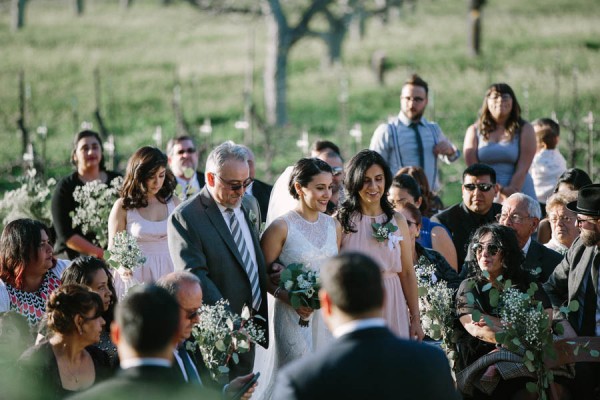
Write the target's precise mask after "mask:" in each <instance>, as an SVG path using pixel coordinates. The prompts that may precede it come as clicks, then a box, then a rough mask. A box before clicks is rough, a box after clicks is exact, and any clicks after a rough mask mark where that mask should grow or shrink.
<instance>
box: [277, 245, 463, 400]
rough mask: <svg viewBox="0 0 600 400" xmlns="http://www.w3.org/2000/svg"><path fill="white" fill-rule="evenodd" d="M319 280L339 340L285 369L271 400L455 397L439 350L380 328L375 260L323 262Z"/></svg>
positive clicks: (350, 256)
mask: <svg viewBox="0 0 600 400" xmlns="http://www.w3.org/2000/svg"><path fill="white" fill-rule="evenodd" d="M321 282H322V289H321V291H320V292H319V299H320V300H321V310H322V313H323V317H324V318H325V322H326V323H327V325H328V327H329V329H330V330H331V331H332V332H333V335H334V336H335V337H336V338H337V340H336V341H335V342H333V343H332V345H331V346H330V347H329V348H327V349H326V350H325V351H323V352H321V353H317V354H315V355H311V356H307V357H305V358H303V359H301V360H298V361H296V362H294V363H292V364H290V365H289V366H287V367H286V368H284V369H283V370H282V371H281V372H280V374H279V376H278V377H277V383H276V388H275V394H274V396H273V398H274V399H277V400H279V399H282V400H283V399H285V400H294V399H310V400H319V399H378V400H382V399H400V398H406V399H420V400H429V399H445V400H451V399H457V398H459V397H458V395H457V393H456V391H455V389H454V385H453V383H452V378H451V376H450V368H449V366H448V360H447V359H446V357H445V355H444V353H443V352H442V351H441V350H440V349H438V348H436V347H434V346H431V345H427V344H422V343H418V342H413V341H408V340H404V339H399V338H398V337H396V336H395V335H394V334H393V333H392V332H390V330H389V329H388V328H386V327H385V323H384V321H383V319H382V306H383V296H384V294H383V287H382V281H381V273H380V271H379V266H378V265H377V264H376V263H375V261H373V260H372V259H371V258H369V257H367V256H366V255H363V254H359V253H346V254H343V255H339V256H337V257H335V258H333V259H332V260H331V261H330V262H328V263H327V264H326V265H324V266H323V268H322V269H321Z"/></svg>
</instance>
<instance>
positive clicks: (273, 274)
mask: <svg viewBox="0 0 600 400" xmlns="http://www.w3.org/2000/svg"><path fill="white" fill-rule="evenodd" d="M284 269H285V267H284V266H283V265H281V264H279V263H278V262H277V261H275V262H274V263H273V264H271V268H269V279H270V280H271V282H272V283H273V285H275V286H279V281H280V280H281V271H283V270H284Z"/></svg>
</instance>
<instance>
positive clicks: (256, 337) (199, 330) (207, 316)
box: [191, 299, 265, 382]
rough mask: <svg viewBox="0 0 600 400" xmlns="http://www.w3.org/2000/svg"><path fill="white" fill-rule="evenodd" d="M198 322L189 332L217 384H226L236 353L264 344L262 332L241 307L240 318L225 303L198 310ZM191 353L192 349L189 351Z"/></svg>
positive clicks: (235, 361) (245, 308)
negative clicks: (230, 364) (254, 344)
mask: <svg viewBox="0 0 600 400" xmlns="http://www.w3.org/2000/svg"><path fill="white" fill-rule="evenodd" d="M200 315H201V318H200V322H199V323H198V324H196V325H195V326H194V328H193V329H192V336H193V337H194V343H193V345H192V346H198V348H199V349H200V352H201V353H202V359H203V360H204V364H205V365H206V367H207V368H208V370H209V371H210V374H211V377H212V378H213V379H214V380H215V381H217V382H221V381H224V382H228V381H229V380H228V374H229V367H227V365H228V364H229V362H230V361H231V360H233V362H234V363H236V364H237V363H238V362H239V354H241V353H246V352H248V351H250V346H251V345H252V343H263V342H264V340H265V330H264V329H263V328H261V327H259V326H258V325H257V324H256V323H255V322H254V318H261V317H260V316H258V315H257V316H254V317H253V316H252V315H251V314H250V309H249V308H248V307H247V306H244V309H243V310H242V315H241V316H240V315H237V314H235V313H233V312H232V311H230V309H229V301H228V300H223V299H221V300H219V301H217V303H216V304H215V305H206V304H205V305H203V306H202V307H200ZM191 350H193V349H191Z"/></svg>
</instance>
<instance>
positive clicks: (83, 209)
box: [70, 177, 123, 248]
mask: <svg viewBox="0 0 600 400" xmlns="http://www.w3.org/2000/svg"><path fill="white" fill-rule="evenodd" d="M122 183H123V178H121V177H119V178H115V179H113V180H112V182H110V185H107V184H105V183H102V182H100V181H92V182H87V183H86V184H85V185H83V186H78V187H76V188H75V190H74V191H73V199H74V200H75V201H76V202H77V203H78V206H77V208H75V210H74V211H72V212H71V213H70V216H71V218H72V219H73V228H75V227H78V226H81V231H82V232H83V234H84V235H87V234H88V233H93V234H94V236H95V239H94V242H95V243H96V244H97V245H98V246H100V247H102V248H106V245H107V244H108V216H109V215H110V210H111V209H112V206H113V204H114V203H115V201H116V200H117V198H118V197H119V189H120V188H121V185H122Z"/></svg>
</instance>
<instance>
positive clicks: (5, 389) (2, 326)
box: [0, 311, 33, 399]
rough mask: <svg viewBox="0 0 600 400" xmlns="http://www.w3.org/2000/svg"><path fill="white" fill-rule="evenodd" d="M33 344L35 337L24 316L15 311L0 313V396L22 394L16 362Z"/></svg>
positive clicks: (7, 397)
mask: <svg viewBox="0 0 600 400" xmlns="http://www.w3.org/2000/svg"><path fill="white" fill-rule="evenodd" d="M32 344H33V337H32V335H31V334H30V332H29V324H28V323H27V320H26V319H25V317H24V316H22V315H21V314H18V313H16V312H15V311H7V312H2V313H0V398H2V399H18V398H19V396H20V395H21V393H20V391H21V390H22V389H21V388H22V384H21V383H20V382H19V381H18V378H19V375H18V371H17V370H16V369H15V364H16V362H17V359H18V358H19V356H20V355H21V354H22V353H23V352H24V351H25V350H26V349H27V348H28V347H29V346H31V345H32ZM25 382H27V383H26V385H27V384H29V382H28V381H27V380H26V381H25Z"/></svg>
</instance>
